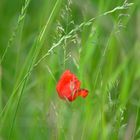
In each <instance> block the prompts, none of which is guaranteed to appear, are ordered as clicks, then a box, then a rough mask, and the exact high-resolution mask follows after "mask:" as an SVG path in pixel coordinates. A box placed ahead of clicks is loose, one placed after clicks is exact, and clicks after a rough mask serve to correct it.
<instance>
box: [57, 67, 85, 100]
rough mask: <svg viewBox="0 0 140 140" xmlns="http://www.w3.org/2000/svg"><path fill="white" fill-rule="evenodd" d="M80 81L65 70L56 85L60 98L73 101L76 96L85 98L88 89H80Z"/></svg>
mask: <svg viewBox="0 0 140 140" xmlns="http://www.w3.org/2000/svg"><path fill="white" fill-rule="evenodd" d="M80 84H81V82H80V81H79V80H78V79H77V77H76V76H75V75H74V74H73V73H71V72H70V70H66V71H65V72H64V73H63V74H62V76H61V78H60V80H59V81H58V83H57V85H56V90H57V92H58V95H59V97H60V98H62V99H65V100H69V101H74V100H75V99H76V98H77V97H78V96H82V97H83V98H85V97H86V96H87V95H88V90H86V89H80Z"/></svg>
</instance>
